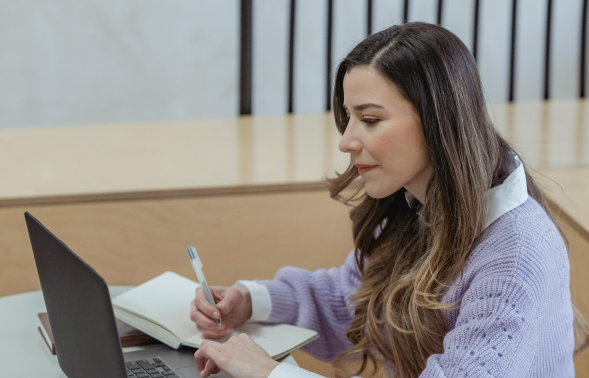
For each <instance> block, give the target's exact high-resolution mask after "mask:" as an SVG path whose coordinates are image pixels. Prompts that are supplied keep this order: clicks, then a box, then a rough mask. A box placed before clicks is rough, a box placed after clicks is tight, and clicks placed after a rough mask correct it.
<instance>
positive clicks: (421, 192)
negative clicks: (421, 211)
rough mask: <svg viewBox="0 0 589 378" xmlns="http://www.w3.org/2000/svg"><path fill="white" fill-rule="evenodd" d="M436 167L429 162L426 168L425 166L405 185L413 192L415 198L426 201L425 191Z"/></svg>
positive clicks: (422, 201)
mask: <svg viewBox="0 0 589 378" xmlns="http://www.w3.org/2000/svg"><path fill="white" fill-rule="evenodd" d="M433 172H434V169H433V168H432V166H431V164H429V165H428V166H427V167H426V168H424V169H423V170H422V171H421V172H419V173H418V174H417V176H415V177H414V178H413V180H411V181H410V182H409V183H407V185H405V189H406V190H407V191H408V192H409V193H411V194H413V196H414V197H415V198H417V200H418V201H419V202H421V203H425V191H426V190H427V183H428V182H429V179H430V177H431V176H432V173H433Z"/></svg>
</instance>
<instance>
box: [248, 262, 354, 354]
mask: <svg viewBox="0 0 589 378" xmlns="http://www.w3.org/2000/svg"><path fill="white" fill-rule="evenodd" d="M257 282H258V283H260V284H262V285H264V286H265V287H266V288H267V289H268V291H269V293H270V297H271V302H272V309H271V312H270V316H269V317H268V319H267V320H266V322H267V323H286V324H293V325H296V326H299V327H303V328H307V329H312V330H315V331H317V333H318V334H319V338H318V339H317V340H315V341H313V342H311V343H309V344H307V345H306V346H305V347H303V348H302V349H303V350H305V351H306V352H307V353H309V354H311V355H312V356H314V357H315V358H317V359H319V360H322V361H331V360H333V358H334V357H335V356H336V355H337V354H338V353H339V352H342V351H344V350H346V349H349V348H350V347H351V346H352V343H351V342H350V341H349V340H348V339H347V337H346V329H347V328H348V327H349V326H350V324H351V322H352V319H353V317H354V309H353V308H352V303H351V302H350V296H351V295H352V294H353V293H354V292H355V291H356V290H357V288H358V287H359V285H360V276H359V272H358V270H357V267H356V264H355V260H354V251H352V252H351V253H350V254H349V255H348V258H347V259H346V262H345V264H343V265H342V266H341V267H339V268H330V269H319V270H316V271H314V272H310V271H307V270H304V269H300V268H295V267H285V268H281V269H280V270H279V271H278V273H277V274H276V277H275V278H274V279H273V280H266V281H257Z"/></svg>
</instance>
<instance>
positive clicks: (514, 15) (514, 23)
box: [508, 0, 517, 102]
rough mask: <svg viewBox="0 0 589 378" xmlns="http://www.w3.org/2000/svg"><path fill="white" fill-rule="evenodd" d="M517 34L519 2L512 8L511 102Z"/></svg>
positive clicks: (512, 99)
mask: <svg viewBox="0 0 589 378" xmlns="http://www.w3.org/2000/svg"><path fill="white" fill-rule="evenodd" d="M516 33H517V0H513V3H512V8H511V51H510V55H509V96H508V97H509V102H513V101H514V99H515V42H516V36H517V35H516Z"/></svg>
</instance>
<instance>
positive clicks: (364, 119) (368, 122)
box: [362, 118, 379, 125]
mask: <svg viewBox="0 0 589 378" xmlns="http://www.w3.org/2000/svg"><path fill="white" fill-rule="evenodd" d="M378 121H379V120H378V119H375V118H363V119H362V122H364V123H367V124H369V125H374V124H375V123H377V122H378Z"/></svg>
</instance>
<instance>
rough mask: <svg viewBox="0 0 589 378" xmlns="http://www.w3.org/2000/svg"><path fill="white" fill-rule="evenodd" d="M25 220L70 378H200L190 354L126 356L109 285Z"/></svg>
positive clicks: (163, 351) (162, 351) (148, 351)
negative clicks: (118, 330)
mask: <svg viewBox="0 0 589 378" xmlns="http://www.w3.org/2000/svg"><path fill="white" fill-rule="evenodd" d="M25 220H26V223H27V228H28V231H29V237H30V239H31V246H32V248H33V254H34V256H35V263H36V265H37V271H38V273H39V280H40V281H41V289H42V291H43V297H44V299H45V305H46V306H47V313H48V315H49V323H50V324H51V330H52V331H53V336H54V341H55V348H56V350H57V360H58V363H59V366H60V367H61V369H62V370H63V372H64V373H65V374H66V375H67V376H68V377H69V378H78V377H84V378H94V377H96V378H98V377H100V378H103V377H110V378H127V377H129V378H130V377H137V378H166V377H167V378H195V377H200V376H201V375H200V373H199V372H198V370H197V369H196V365H195V361H194V357H193V354H194V350H191V349H188V348H184V349H182V348H181V349H180V350H175V349H172V348H170V347H168V346H166V345H157V346H154V347H145V348H143V349H141V350H136V351H133V352H127V353H123V349H122V347H121V341H120V338H119V335H118V333H117V327H116V323H115V317H114V313H113V309H112V303H111V298H110V294H109V291H108V285H107V284H106V281H104V279H103V278H102V277H101V276H100V275H99V274H98V273H97V272H96V271H95V270H94V269H93V268H92V267H91V266H90V265H88V264H86V263H85V262H84V261H83V260H82V259H81V258H80V257H79V256H77V255H76V254H75V253H74V252H72V250H70V249H69V248H68V247H67V245H65V244H64V243H63V242H62V241H61V240H59V239H58V238H57V237H55V235H53V234H52V233H51V232H50V231H49V230H48V229H47V228H45V227H44V226H43V225H42V224H41V222H39V221H38V220H37V219H35V218H34V217H33V216H32V215H31V214H30V213H28V212H26V213H25ZM156 302H157V298H154V304H155V303H156ZM135 349H140V348H135ZM212 376H213V377H227V378H228V377H229V376H228V375H226V374H224V373H222V372H221V373H219V374H214V375H212Z"/></svg>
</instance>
